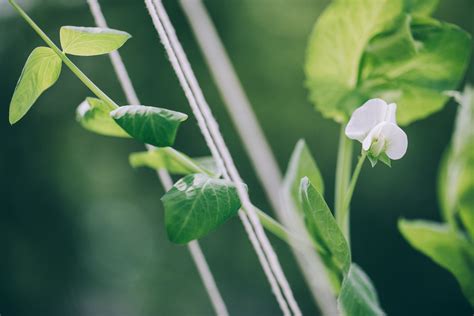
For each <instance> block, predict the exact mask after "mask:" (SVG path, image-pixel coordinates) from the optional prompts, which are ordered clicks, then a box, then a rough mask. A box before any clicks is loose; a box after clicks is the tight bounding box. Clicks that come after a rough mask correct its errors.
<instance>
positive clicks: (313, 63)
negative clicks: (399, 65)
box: [305, 0, 403, 121]
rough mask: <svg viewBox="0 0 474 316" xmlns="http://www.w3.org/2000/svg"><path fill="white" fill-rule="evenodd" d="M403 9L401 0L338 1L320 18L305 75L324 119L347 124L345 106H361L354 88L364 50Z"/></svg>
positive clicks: (308, 53)
mask: <svg viewBox="0 0 474 316" xmlns="http://www.w3.org/2000/svg"><path fill="white" fill-rule="evenodd" d="M402 9H403V3H402V1H401V0H335V1H332V2H331V3H330V4H329V5H328V7H327V8H326V10H325V11H324V12H323V13H322V15H321V16H320V17H319V18H318V21H317V22H316V25H315V27H314V29H313V32H312V34H311V36H310V39H309V43H308V48H307V55H306V63H305V73H306V84H307V87H308V88H309V90H310V98H311V100H312V101H313V102H314V104H315V106H316V108H317V109H318V110H319V111H321V113H322V114H323V115H324V116H325V117H329V118H333V119H335V120H336V121H345V120H347V117H348V114H350V113H349V112H348V110H347V109H345V107H346V103H347V104H349V105H351V106H352V107H351V108H350V109H349V110H353V109H354V108H355V107H357V106H360V105H362V103H361V102H360V100H361V99H363V98H361V97H360V96H358V95H357V91H356V90H355V88H356V87H357V85H358V76H359V71H360V70H359V67H360V65H359V63H360V61H361V59H362V56H363V54H364V51H365V48H366V46H367V44H368V43H369V41H370V39H372V38H373V37H374V36H375V35H376V34H377V33H379V32H381V31H383V30H385V29H386V28H387V27H389V26H390V24H392V23H393V21H394V20H395V19H396V18H397V17H398V16H399V14H400V13H401V12H402ZM353 103H355V104H354V105H352V104H353ZM351 112H352V111H351Z"/></svg>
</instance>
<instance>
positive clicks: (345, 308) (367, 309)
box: [337, 263, 385, 316]
mask: <svg viewBox="0 0 474 316" xmlns="http://www.w3.org/2000/svg"><path fill="white" fill-rule="evenodd" d="M337 303H338V307H339V310H340V311H341V312H342V314H343V315H346V316H381V315H385V313H384V311H383V310H382V309H381V308H380V304H379V301H378V297H377V292H376V290H375V287H374V286H373V285H372V282H371V281H370V279H369V277H368V276H367V275H366V274H365V273H364V271H363V270H362V269H361V268H360V267H359V266H358V265H356V264H355V263H353V264H351V267H350V269H349V273H348V274H347V276H346V277H345V278H344V282H343V283H342V288H341V292H340V294H339V297H338V299H337Z"/></svg>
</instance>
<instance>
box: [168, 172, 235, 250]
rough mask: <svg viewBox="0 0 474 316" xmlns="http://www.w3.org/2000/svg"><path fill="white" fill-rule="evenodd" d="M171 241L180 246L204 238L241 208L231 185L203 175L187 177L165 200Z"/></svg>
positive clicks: (233, 186)
mask: <svg viewBox="0 0 474 316" xmlns="http://www.w3.org/2000/svg"><path fill="white" fill-rule="evenodd" d="M161 200H162V201H163V204H164V206H165V225H166V231H167V233H168V237H169V239H170V240H171V241H172V242H174V243H178V244H184V243H187V242H190V241H191V240H194V239H198V238H201V237H203V236H205V235H207V234H208V233H209V232H210V231H212V230H214V229H216V228H217V227H219V226H220V225H222V224H223V223H224V222H226V221H227V220H228V219H229V218H231V217H232V216H234V215H236V214H237V212H238V210H239V208H240V200H239V196H238V194H237V189H236V187H235V185H234V184H233V183H232V182H229V181H226V180H221V179H215V178H210V177H208V176H206V175H204V174H192V175H188V176H186V177H184V178H182V179H181V180H179V181H178V182H176V183H175V184H174V186H173V188H172V189H171V190H170V191H168V192H167V193H166V194H165V195H164V196H163V197H162V198H161Z"/></svg>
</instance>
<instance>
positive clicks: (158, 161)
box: [130, 147, 215, 177]
mask: <svg viewBox="0 0 474 316" xmlns="http://www.w3.org/2000/svg"><path fill="white" fill-rule="evenodd" d="M130 165H131V166H132V167H134V168H137V167H149V168H152V169H155V170H159V169H165V170H168V172H170V173H172V174H180V175H187V174H191V173H205V174H207V175H209V176H213V177H214V176H215V173H214V172H213V171H211V170H208V169H207V168H206V167H205V166H203V165H201V164H200V163H199V162H198V161H197V160H193V159H192V158H190V157H188V156H186V155H185V154H183V153H181V152H179V151H177V150H175V149H173V148H171V147H163V148H155V149H153V150H149V151H144V152H138V153H132V154H131V155H130Z"/></svg>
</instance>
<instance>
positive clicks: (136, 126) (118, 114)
mask: <svg viewBox="0 0 474 316" xmlns="http://www.w3.org/2000/svg"><path fill="white" fill-rule="evenodd" d="M110 115H111V116H112V118H113V119H114V120H115V122H117V124H118V125H120V126H121V127H122V128H123V129H124V130H125V131H126V132H127V133H128V134H130V136H132V137H133V138H135V139H137V140H139V141H141V142H143V143H146V144H150V145H153V146H157V147H168V146H172V145H173V143H174V140H175V138H176V133H177V132H178V127H179V125H180V124H181V122H183V121H185V120H186V119H187V118H188V116H187V115H186V114H183V113H180V112H175V111H171V110H167V109H161V108H156V107H152V106H142V105H127V106H121V107H120V108H118V109H116V110H114V111H112V112H111V113H110Z"/></svg>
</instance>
